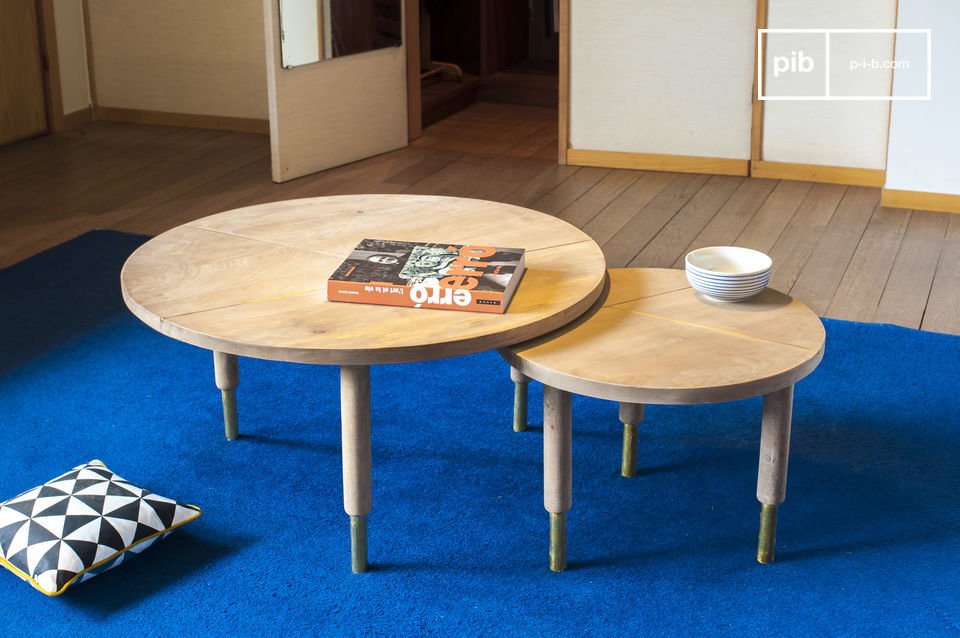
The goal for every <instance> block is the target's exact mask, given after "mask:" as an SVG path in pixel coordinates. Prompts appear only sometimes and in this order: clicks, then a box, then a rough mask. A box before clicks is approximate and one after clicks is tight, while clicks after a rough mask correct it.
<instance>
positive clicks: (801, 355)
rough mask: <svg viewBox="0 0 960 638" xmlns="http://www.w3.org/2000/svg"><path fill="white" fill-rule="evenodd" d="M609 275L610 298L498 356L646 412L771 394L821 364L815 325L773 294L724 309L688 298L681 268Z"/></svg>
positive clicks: (801, 309) (564, 386)
mask: <svg viewBox="0 0 960 638" xmlns="http://www.w3.org/2000/svg"><path fill="white" fill-rule="evenodd" d="M609 274H610V280H609V289H608V292H607V296H606V298H605V299H604V300H603V301H602V302H599V303H598V305H597V306H596V307H594V308H593V309H591V311H589V312H587V313H585V314H584V315H583V316H582V317H581V318H580V319H578V320H577V321H574V322H573V323H571V324H569V325H568V326H566V327H564V328H561V329H560V330H557V331H556V332H554V333H551V334H548V335H544V336H542V337H540V338H537V339H534V340H533V341H531V342H528V343H521V344H517V345H514V346H512V347H509V348H504V349H501V351H500V353H501V355H503V357H504V358H505V359H506V360H507V361H508V362H509V363H510V364H511V365H512V366H514V367H515V368H517V369H518V370H519V371H520V372H522V373H523V374H525V375H527V376H528V377H531V378H533V379H536V380H538V381H541V382H543V383H545V384H547V385H550V386H553V387H555V388H559V389H561V390H567V391H569V392H574V393H576V394H583V395H587V396H592V397H597V398H601V399H609V400H613V401H622V402H628V403H652V404H689V403H711V402H716V401H732V400H735V399H743V398H747V397H752V396H758V395H762V394H768V393H770V392H773V391H775V390H780V389H782V388H785V387H787V386H789V385H792V384H793V383H795V382H797V381H799V380H800V379H802V378H803V377H805V376H806V375H808V374H809V373H810V372H812V371H813V369H814V368H816V367H817V364H819V363H820V359H821V358H823V347H824V341H825V333H824V329H823V323H822V322H821V321H820V319H819V317H817V315H816V314H814V312H813V311H812V310H810V309H809V308H807V307H806V306H805V305H803V304H802V303H800V302H799V301H797V300H796V299H793V298H791V297H789V296H787V295H785V294H783V293H781V292H777V291H776V290H773V289H770V288H767V289H766V290H764V291H763V292H762V293H760V294H759V295H757V296H755V297H753V298H751V299H748V300H745V301H740V302H736V303H724V302H717V301H711V300H709V299H707V298H706V297H704V296H702V295H701V294H699V293H697V292H696V291H694V290H693V289H692V288H691V287H690V284H689V283H687V279H686V274H685V273H684V271H682V270H669V269H663V268H622V269H616V270H611V271H610V273H609Z"/></svg>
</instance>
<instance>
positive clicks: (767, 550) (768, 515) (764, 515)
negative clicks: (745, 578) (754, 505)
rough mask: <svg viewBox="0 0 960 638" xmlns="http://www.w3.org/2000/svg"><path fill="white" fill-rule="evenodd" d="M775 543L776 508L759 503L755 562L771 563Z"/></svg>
mask: <svg viewBox="0 0 960 638" xmlns="http://www.w3.org/2000/svg"><path fill="white" fill-rule="evenodd" d="M776 543H777V506H776V505H769V504H767V503H761V509H760V538H759V540H758V541H757V562H759V563H763V564H764V565H766V564H769V563H772V562H773V558H774V553H775V550H774V548H775V545H776Z"/></svg>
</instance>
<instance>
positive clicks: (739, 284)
mask: <svg viewBox="0 0 960 638" xmlns="http://www.w3.org/2000/svg"><path fill="white" fill-rule="evenodd" d="M684 261H685V264H686V274H687V281H689V282H690V285H691V286H692V287H693V289H694V290H696V291H697V292H699V293H700V294H702V295H705V296H707V297H709V298H710V299H713V300H716V301H741V300H743V299H748V298H750V297H753V296H754V295H756V294H758V293H760V292H762V291H763V289H764V288H766V287H767V284H768V283H770V271H771V269H772V267H773V261H772V260H771V259H770V257H768V256H767V255H765V254H763V253H762V252H760V251H757V250H752V249H750V248H741V247H739V246H711V247H709V248H700V249H698V250H694V251H692V252H691V253H689V254H688V255H687V257H686V259H685V260H684Z"/></svg>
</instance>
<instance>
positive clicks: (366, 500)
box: [340, 366, 373, 573]
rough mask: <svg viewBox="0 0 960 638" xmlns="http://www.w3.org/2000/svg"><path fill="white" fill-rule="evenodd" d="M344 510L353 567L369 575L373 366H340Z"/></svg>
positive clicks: (355, 570) (354, 569)
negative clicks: (368, 540) (371, 386)
mask: <svg viewBox="0 0 960 638" xmlns="http://www.w3.org/2000/svg"><path fill="white" fill-rule="evenodd" d="M340 439H341V443H340V444H341V449H342V452H343V509H344V510H345V511H346V512H347V514H349V515H350V557H351V560H350V566H351V568H352V569H353V571H354V573H360V572H365V571H367V514H369V513H370V510H371V508H372V506H373V490H372V483H373V476H372V461H371V458H370V366H340Z"/></svg>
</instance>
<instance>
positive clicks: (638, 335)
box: [500, 268, 825, 571]
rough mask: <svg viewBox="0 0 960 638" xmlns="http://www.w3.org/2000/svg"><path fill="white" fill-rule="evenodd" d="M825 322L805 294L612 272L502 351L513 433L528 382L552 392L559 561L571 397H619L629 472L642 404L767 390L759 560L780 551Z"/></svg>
mask: <svg viewBox="0 0 960 638" xmlns="http://www.w3.org/2000/svg"><path fill="white" fill-rule="evenodd" d="M824 339H825V335H824V330H823V324H822V323H821V321H820V319H819V318H818V317H817V316H816V314H814V313H813V311H811V310H810V309H809V308H807V307H806V306H804V305H803V304H802V303H800V302H799V301H797V300H795V299H792V298H790V297H788V296H787V295H784V294H783V293H780V292H777V291H775V290H772V289H769V288H768V289H766V290H765V291H764V292H762V293H760V294H759V295H757V296H756V297H753V298H751V299H748V300H745V301H741V302H737V303H723V302H716V301H711V300H709V299H707V298H706V297H703V296H702V295H700V294H699V293H697V292H695V291H694V290H693V289H692V288H691V287H690V284H688V283H687V279H686V275H685V273H684V272H683V271H682V270H667V269H661V268H624V269H617V270H611V271H610V281H609V289H608V291H607V294H606V297H605V298H604V299H603V300H602V301H600V302H598V305H597V306H596V307H595V308H593V309H592V310H591V311H589V312H587V313H586V314H584V315H583V316H582V317H580V318H579V319H578V320H576V321H574V322H572V323H571V324H569V325H568V326H565V327H564V328H561V329H560V330H558V331H557V332H554V333H551V334H549V335H545V336H543V337H540V338H538V339H534V340H533V341H531V342H529V343H522V344H518V345H514V346H511V347H509V348H504V349H501V351H500V353H501V355H503V357H504V358H505V359H506V360H507V362H508V363H510V365H511V366H513V369H512V370H511V375H512V376H513V378H514V381H515V382H516V384H517V393H516V396H517V400H516V404H515V406H514V429H517V430H522V429H524V427H525V419H526V416H525V415H526V406H525V400H526V389H525V386H526V383H527V382H528V381H529V379H531V378H532V379H536V380H537V381H541V382H542V383H543V384H544V388H543V403H544V408H543V412H544V414H543V437H544V441H543V451H544V452H543V470H544V491H543V501H544V507H545V508H546V509H547V511H548V512H550V523H551V524H550V567H551V569H553V570H554V571H561V570H563V569H564V568H565V567H566V513H567V511H568V510H569V509H570V505H571V485H572V476H573V474H572V433H571V413H570V393H575V394H582V395H586V396H591V397H596V398H600V399H608V400H611V401H618V402H619V403H620V420H621V421H623V424H624V430H623V436H624V440H623V460H622V467H621V473H622V474H623V475H624V476H633V475H634V473H635V472H636V428H637V424H638V423H639V422H640V421H641V419H642V418H643V406H644V404H647V403H652V404H674V405H676V404H694V403H715V402H719V401H733V400H736V399H745V398H748V397H754V396H760V395H762V396H763V417H762V426H761V434H760V468H759V474H758V478H757V499H758V500H759V501H760V503H761V515H760V537H759V542H758V549H757V559H758V560H759V561H760V562H761V563H769V562H772V561H773V558H774V543H775V534H776V523H777V508H778V506H779V505H780V503H782V502H783V500H784V496H785V495H786V483H787V459H788V456H789V454H790V423H791V418H792V411H793V384H794V383H796V382H797V381H799V380H800V379H802V378H803V377H805V376H807V375H808V374H809V373H810V372H812V371H813V370H814V368H816V367H817V364H819V363H820V359H821V358H823V347H824Z"/></svg>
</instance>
